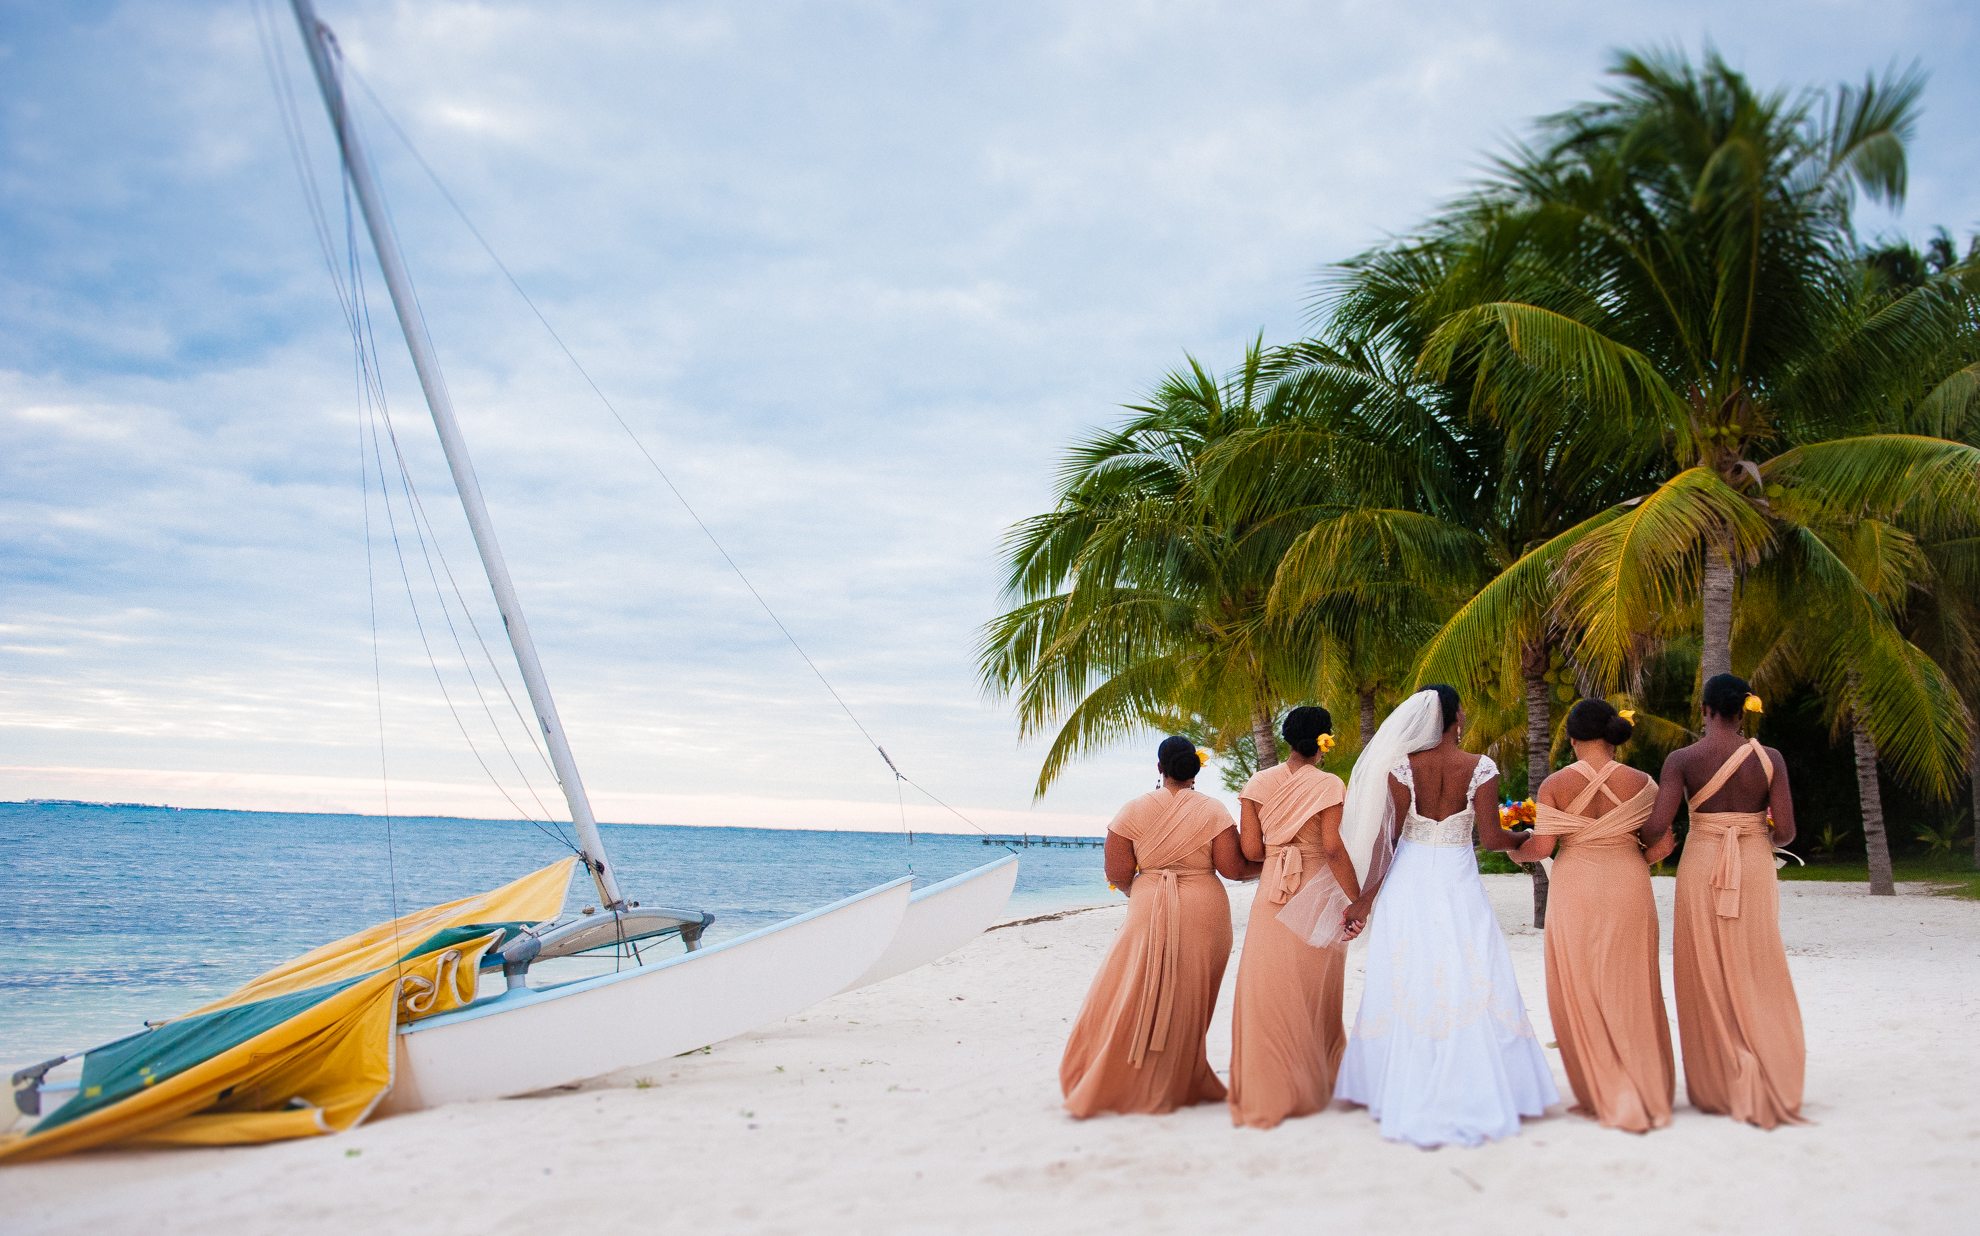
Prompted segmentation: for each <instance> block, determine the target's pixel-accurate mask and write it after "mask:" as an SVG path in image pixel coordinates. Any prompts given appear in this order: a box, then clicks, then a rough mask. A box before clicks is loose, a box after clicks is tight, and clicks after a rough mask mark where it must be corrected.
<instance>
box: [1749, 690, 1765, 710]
mask: <svg viewBox="0 0 1980 1236" xmlns="http://www.w3.org/2000/svg"><path fill="white" fill-rule="evenodd" d="M1746 711H1748V712H1765V711H1766V709H1764V708H1762V707H1761V706H1760V697H1759V696H1757V695H1755V694H1753V693H1752V692H1750V691H1749V692H1747V695H1746Z"/></svg>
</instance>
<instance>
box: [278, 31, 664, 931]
mask: <svg viewBox="0 0 1980 1236" xmlns="http://www.w3.org/2000/svg"><path fill="white" fill-rule="evenodd" d="M290 4H291V5H292V6H293V7H294V9H295V13H296V24H297V25H299V26H301V27H302V36H303V45H304V46H305V47H307V48H308V49H309V63H310V66H311V67H312V68H313V69H315V70H316V83H317V85H318V86H320V87H322V89H323V103H324V106H325V107H327V108H329V109H330V124H331V127H332V128H334V129H336V131H337V145H338V148H339V150H340V151H341V153H342V155H343V160H344V171H345V174H346V175H348V176H349V177H350V179H351V188H352V189H354V190H356V192H357V199H358V206H359V208H360V209H362V210H363V212H364V226H365V230H366V231H368V232H369V233H370V234H371V245H372V248H373V249H375V250H376V251H377V253H378V265H379V268H380V269H382V270H383V271H384V272H385V286H386V288H387V289H388V290H389V291H390V292H391V294H392V308H393V309H394V310H395V311H397V313H398V315H399V327H400V329H401V330H403V331H404V332H405V335H406V347H407V349H409V350H410V351H411V352H412V361H413V368H414V369H416V370H417V371H418V372H419V386H420V389H421V390H422V391H424V392H425V393H426V406H427V407H428V408H429V409H431V410H432V412H433V425H434V427H435V428H436V429H438V430H439V431H440V446H441V448H442V449H443V450H445V451H446V453H447V466H448V468H450V469H451V470H452V471H453V474H454V488H455V489H456V490H458V491H459V492H460V495H461V505H462V506H463V507H465V508H466V509H467V519H468V527H469V528H471V529H473V530H474V546H475V548H476V549H477V550H479V551H480V552H481V565H482V566H483V567H484V568H485V569H486V570H487V572H488V586H489V588H490V589H492V590H493V591H494V593H495V606H496V608H497V609H499V610H500V611H501V612H502V626H503V629H504V630H506V631H507V632H508V633H509V644H510V646H511V647H513V648H514V649H515V652H516V664H517V666H519V667H520V668H521V670H522V679H523V685H524V686H526V687H527V688H528V689H529V702H530V707H531V708H532V709H533V710H534V711H535V713H536V720H537V724H538V725H540V726H542V727H543V738H544V741H545V743H546V744H547V745H548V746H549V748H550V764H551V767H553V768H554V769H556V772H557V781H558V784H559V785H561V786H562V787H563V790H564V800H565V801H566V802H567V803H569V804H570V809H571V821H572V822H573V823H574V824H576V825H577V832H578V841H579V844H581V845H582V846H583V848H584V862H585V866H586V867H587V868H588V869H589V870H590V872H591V878H592V882H593V883H594V884H596V885H597V886H598V898H599V902H600V904H602V905H603V906H605V907H606V908H607V909H613V910H618V909H623V908H624V907H625V898H623V897H622V896H620V895H619V883H618V880H617V879H616V878H615V875H614V873H613V871H612V870H611V869H610V868H608V867H607V866H606V865H605V843H604V841H603V839H602V838H600V837H599V835H598V821H597V820H596V819H595V818H594V817H593V816H592V814H591V800H590V799H588V798H586V797H585V793H584V782H583V780H581V779H580V778H579V777H578V769H577V761H576V760H574V759H573V758H571V745H570V743H569V742H567V741H565V738H564V726H563V723H562V722H561V721H559V720H558V718H557V702H556V701H555V700H553V699H552V698H551V697H550V684H549V682H548V681H547V680H546V679H545V678H544V677H543V664H542V662H540V661H539V660H537V657H536V644H535V642H534V641H532V640H531V639H530V637H529V624H528V623H527V622H525V621H523V612H522V604H521V603H520V602H519V601H517V599H516V588H515V584H514V583H512V582H511V581H510V579H509V568H508V565H507V563H505V562H504V561H503V559H502V546H501V545H500V544H499V543H498V542H497V541H496V540H495V524H494V522H493V521H492V520H490V519H489V517H488V506H487V504H486V503H485V502H483V501H482V499H481V485H480V483H479V482H478V481H476V480H475V476H474V461H473V460H472V459H470V458H468V449H467V439H465V438H463V437H462V436H461V427H460V424H459V422H457V421H456V420H455V419H454V401H453V399H452V398H451V397H449V395H448V394H447V382H446V379H445V378H444V377H442V376H441V373H440V360H439V358H438V357H437V356H435V355H434V353H433V341H432V340H430V339H428V338H427V335H426V325H425V323H424V322H423V321H421V319H420V316H419V310H418V307H417V305H416V304H415V303H414V301H413V293H412V283H411V281H410V280H409V279H408V278H407V277H406V264H405V260H404V259H403V258H402V257H400V255H399V245H398V241H397V240H396V239H394V238H393V235H392V229H391V226H390V224H389V222H388V221H387V219H386V217H385V209H384V206H383V204H382V203H381V201H380V200H379V196H378V185H377V183H376V182H375V181H374V180H373V179H372V175H371V164H370V162H369V161H368V160H367V159H366V158H365V156H364V148H363V147H362V146H361V145H360V144H359V142H358V135H357V132H356V131H355V129H353V128H352V126H351V123H350V117H349V115H348V114H347V113H346V111H345V109H344V89H343V85H342V83H341V81H340V80H339V77H338V73H337V59H338V53H337V52H336V51H335V50H334V43H335V39H334V37H333V36H332V35H331V33H330V28H329V27H328V26H325V25H324V24H323V23H322V22H320V21H318V20H317V19H316V9H315V7H314V6H313V5H312V4H311V3H310V0H290Z"/></svg>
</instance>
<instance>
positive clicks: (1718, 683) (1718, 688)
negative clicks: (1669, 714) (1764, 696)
mask: <svg viewBox="0 0 1980 1236" xmlns="http://www.w3.org/2000/svg"><path fill="white" fill-rule="evenodd" d="M1752 693H1753V688H1752V687H1751V686H1749V685H1747V681H1746V679H1744V678H1741V677H1740V676H1739V675H1737V674H1714V675H1712V676H1711V677H1710V678H1707V679H1706V680H1705V690H1704V691H1703V692H1702V693H1701V695H1700V699H1699V702H1700V703H1702V704H1703V705H1704V706H1705V711H1706V712H1716V713H1718V714H1719V715H1720V716H1722V717H1724V718H1725V719H1726V720H1728V721H1737V720H1739V719H1740V714H1741V713H1742V712H1745V711H1746V697H1747V696H1748V695H1751V694H1752Z"/></svg>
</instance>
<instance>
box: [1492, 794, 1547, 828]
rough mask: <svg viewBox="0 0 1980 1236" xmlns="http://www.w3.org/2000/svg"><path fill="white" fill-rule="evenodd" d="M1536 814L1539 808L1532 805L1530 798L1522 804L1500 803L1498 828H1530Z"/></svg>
mask: <svg viewBox="0 0 1980 1236" xmlns="http://www.w3.org/2000/svg"><path fill="white" fill-rule="evenodd" d="M1538 813H1539V808H1538V807H1536V806H1535V805H1534V803H1533V800H1532V799H1530V798H1529V799H1527V800H1526V801H1525V802H1523V803H1516V802H1512V801H1507V802H1503V803H1500V804H1499V827H1500V828H1519V827H1521V826H1524V827H1527V828H1531V827H1533V821H1534V819H1535V817H1536V816H1537V815H1538Z"/></svg>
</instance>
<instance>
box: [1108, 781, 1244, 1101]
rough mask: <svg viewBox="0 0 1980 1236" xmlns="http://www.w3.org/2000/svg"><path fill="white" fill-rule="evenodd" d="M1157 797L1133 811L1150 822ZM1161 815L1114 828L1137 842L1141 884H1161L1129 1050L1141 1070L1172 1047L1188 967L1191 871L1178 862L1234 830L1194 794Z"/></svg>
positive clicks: (1174, 799) (1212, 804) (1172, 802)
mask: <svg viewBox="0 0 1980 1236" xmlns="http://www.w3.org/2000/svg"><path fill="white" fill-rule="evenodd" d="M1159 793H1160V791H1158V792H1157V794H1159ZM1154 799H1156V795H1154V794H1151V795H1148V796H1146V797H1145V798H1143V799H1140V800H1137V802H1136V803H1135V804H1131V805H1130V810H1135V809H1137V808H1139V810H1136V811H1135V814H1136V815H1137V816H1140V818H1141V819H1145V818H1146V816H1145V815H1142V814H1141V812H1143V811H1146V810H1147V808H1146V807H1143V806H1142V804H1145V803H1149V802H1150V800H1154ZM1160 812H1161V813H1160V815H1159V816H1157V817H1156V818H1155V820H1154V821H1153V823H1152V824H1149V825H1147V826H1143V825H1142V824H1141V823H1140V819H1132V820H1131V819H1130V818H1129V813H1128V812H1127V811H1124V812H1123V813H1122V818H1120V819H1117V820H1116V821H1115V824H1114V831H1115V832H1118V833H1120V834H1121V835H1122V836H1125V837H1127V838H1128V840H1129V841H1131V842H1133V843H1134V847H1135V858H1136V861H1137V862H1138V863H1140V864H1141V866H1140V869H1139V870H1138V871H1137V872H1136V874H1135V885H1136V886H1137V887H1139V885H1140V884H1141V881H1143V880H1150V879H1152V880H1158V881H1160V884H1161V887H1160V888H1158V889H1157V890H1156V892H1155V904H1154V906H1153V907H1152V909H1151V912H1150V917H1149V924H1148V928H1149V938H1150V939H1151V940H1152V941H1153V946H1152V947H1150V948H1148V949H1147V950H1145V951H1144V952H1143V953H1142V963H1141V966H1142V968H1141V996H1140V1001H1139V1003H1138V1005H1137V1007H1136V1009H1135V1014H1134V1039H1133V1042H1132V1044H1131V1045H1130V1046H1129V1048H1128V1059H1129V1061H1130V1062H1132V1063H1133V1065H1134V1067H1135V1068H1137V1069H1138V1068H1140V1067H1141V1062H1142V1059H1143V1058H1144V1057H1145V1056H1146V1055H1147V1053H1149V1052H1151V1051H1161V1050H1162V1049H1163V1048H1165V1047H1167V1046H1168V1045H1169V1023H1170V1022H1171V1021H1172V1020H1174V1016H1175V1004H1176V981H1177V975H1178V974H1179V973H1180V970H1181V967H1182V888H1181V885H1180V883H1179V879H1180V877H1182V876H1184V875H1187V874H1189V872H1190V870H1191V869H1190V868H1185V867H1177V866H1175V865H1174V864H1177V863H1179V862H1181V861H1182V860H1183V859H1184V858H1186V857H1188V856H1189V854H1190V853H1191V852H1193V851H1195V850H1196V849H1197V848H1198V847H1200V846H1202V845H1203V844H1204V843H1205V842H1207V841H1209V840H1210V838H1211V837H1212V836H1214V835H1215V834H1216V832H1217V831H1218V829H1219V828H1220V827H1229V824H1228V821H1229V816H1228V815H1224V814H1223V811H1222V807H1221V805H1219V804H1218V803H1217V802H1216V800H1215V799H1211V798H1205V797H1204V796H1203V795H1201V794H1198V793H1196V792H1195V791H1193V790H1178V791H1176V792H1175V793H1173V794H1172V795H1170V797H1169V800H1168V802H1167V803H1165V804H1162V806H1161V808H1160Z"/></svg>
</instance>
